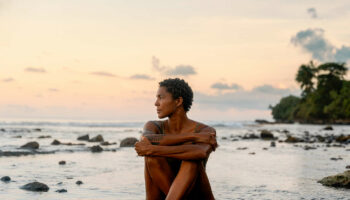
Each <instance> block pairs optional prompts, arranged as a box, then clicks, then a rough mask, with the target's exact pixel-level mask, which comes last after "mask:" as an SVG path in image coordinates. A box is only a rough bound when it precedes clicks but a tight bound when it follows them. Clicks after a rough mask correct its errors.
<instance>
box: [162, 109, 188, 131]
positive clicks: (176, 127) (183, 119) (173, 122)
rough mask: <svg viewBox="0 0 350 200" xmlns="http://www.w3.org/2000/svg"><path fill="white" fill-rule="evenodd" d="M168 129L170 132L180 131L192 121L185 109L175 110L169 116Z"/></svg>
mask: <svg viewBox="0 0 350 200" xmlns="http://www.w3.org/2000/svg"><path fill="white" fill-rule="evenodd" d="M167 121H168V123H167V125H168V130H169V132H175V133H179V132H181V130H182V129H183V128H184V127H185V126H186V125H188V124H189V123H190V121H191V120H190V119H189V118H188V117H187V114H186V112H185V111H181V110H179V111H178V112H174V113H173V114H172V115H171V116H169V118H168V120H167Z"/></svg>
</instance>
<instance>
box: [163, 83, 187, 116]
mask: <svg viewBox="0 0 350 200" xmlns="http://www.w3.org/2000/svg"><path fill="white" fill-rule="evenodd" d="M159 87H165V88H166V90H167V92H169V93H170V94H171V95H172V96H173V99H177V98H179V97H182V99H183V103H182V105H183V107H184V110H185V111H186V112H188V111H189V110H190V108H191V106H192V102H193V91H192V89H191V87H190V86H189V85H188V83H187V82H186V81H185V80H183V79H179V78H168V79H165V80H163V81H161V82H159Z"/></svg>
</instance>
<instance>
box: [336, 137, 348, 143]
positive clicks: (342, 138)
mask: <svg viewBox="0 0 350 200" xmlns="http://www.w3.org/2000/svg"><path fill="white" fill-rule="evenodd" d="M335 141H337V142H340V143H348V141H350V135H347V136H345V135H340V136H338V137H336V138H335Z"/></svg>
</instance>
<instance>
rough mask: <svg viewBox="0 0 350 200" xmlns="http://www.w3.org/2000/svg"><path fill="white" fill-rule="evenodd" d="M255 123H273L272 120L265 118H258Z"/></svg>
mask: <svg viewBox="0 0 350 200" xmlns="http://www.w3.org/2000/svg"><path fill="white" fill-rule="evenodd" d="M255 123H257V124H273V123H272V122H269V121H267V120H265V119H256V120H255Z"/></svg>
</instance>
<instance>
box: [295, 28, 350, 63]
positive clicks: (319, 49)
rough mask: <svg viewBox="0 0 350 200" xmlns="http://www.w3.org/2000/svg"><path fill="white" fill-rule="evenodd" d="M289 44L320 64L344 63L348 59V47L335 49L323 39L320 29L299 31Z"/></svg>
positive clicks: (349, 56) (322, 32) (349, 57)
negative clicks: (307, 53)
mask: <svg viewBox="0 0 350 200" xmlns="http://www.w3.org/2000/svg"><path fill="white" fill-rule="evenodd" d="M291 42H292V43H293V44H294V45H295V46H299V47H301V48H302V49H303V50H304V51H306V52H309V53H311V55H312V58H314V59H317V60H319V61H321V62H332V61H333V62H346V61H347V60H349V59H350V47H349V46H345V45H343V46H342V47H341V48H337V47H335V46H334V45H332V44H331V43H330V42H329V41H328V40H326V39H325V37H324V30H323V29H320V28H316V29H307V30H303V31H299V32H298V33H297V34H296V35H295V36H293V37H292V39H291Z"/></svg>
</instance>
